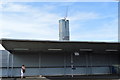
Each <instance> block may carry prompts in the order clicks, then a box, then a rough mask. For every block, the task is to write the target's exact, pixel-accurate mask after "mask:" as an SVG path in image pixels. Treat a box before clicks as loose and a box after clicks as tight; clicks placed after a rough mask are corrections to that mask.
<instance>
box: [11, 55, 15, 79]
mask: <svg viewBox="0 0 120 80" xmlns="http://www.w3.org/2000/svg"><path fill="white" fill-rule="evenodd" d="M13 58H14V56H13V54H12V70H11V77H13V66H14V65H13V64H14V61H13Z"/></svg>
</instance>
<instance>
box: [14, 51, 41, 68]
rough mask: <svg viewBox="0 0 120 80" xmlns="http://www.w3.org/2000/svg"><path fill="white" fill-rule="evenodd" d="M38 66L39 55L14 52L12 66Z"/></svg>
mask: <svg viewBox="0 0 120 80" xmlns="http://www.w3.org/2000/svg"><path fill="white" fill-rule="evenodd" d="M23 64H24V65H25V66H26V67H39V55H38V54H37V53H35V54H29V55H28V54H14V66H15V67H21V65H23Z"/></svg>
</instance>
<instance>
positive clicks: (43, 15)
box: [0, 0, 118, 42]
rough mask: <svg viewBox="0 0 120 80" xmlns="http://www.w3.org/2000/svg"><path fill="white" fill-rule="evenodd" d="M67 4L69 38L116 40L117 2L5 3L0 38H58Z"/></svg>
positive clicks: (0, 14) (1, 13)
mask: <svg viewBox="0 0 120 80" xmlns="http://www.w3.org/2000/svg"><path fill="white" fill-rule="evenodd" d="M14 1H15V0H14ZM67 7H69V9H68V18H67V19H69V20H70V40H71V41H102V42H110V41H112V42H117V41H118V3H117V2H27V1H26V2H5V3H2V4H1V5H0V38H11V39H33V40H36V39H37V40H59V30H58V28H59V24H58V20H59V19H62V18H64V16H65V13H66V8H67Z"/></svg>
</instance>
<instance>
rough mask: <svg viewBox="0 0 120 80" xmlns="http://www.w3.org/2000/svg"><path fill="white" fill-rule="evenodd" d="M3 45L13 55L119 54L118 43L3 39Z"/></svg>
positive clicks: (119, 44)
mask: <svg viewBox="0 0 120 80" xmlns="http://www.w3.org/2000/svg"><path fill="white" fill-rule="evenodd" d="M1 42H2V43H1V45H2V46H3V47H4V48H5V49H6V50H7V51H9V52H11V53H12V54H17V53H21V52H22V53H29V52H33V53H35V52H41V53H63V52H64V53H72V52H79V53H81V52H92V53H111V52H112V53H119V51H120V47H119V46H120V43H118V42H81V41H40V40H18V39H1Z"/></svg>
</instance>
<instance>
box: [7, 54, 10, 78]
mask: <svg viewBox="0 0 120 80" xmlns="http://www.w3.org/2000/svg"><path fill="white" fill-rule="evenodd" d="M9 57H10V54H9V53H8V56H7V76H8V77H9V60H10V59H9Z"/></svg>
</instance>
